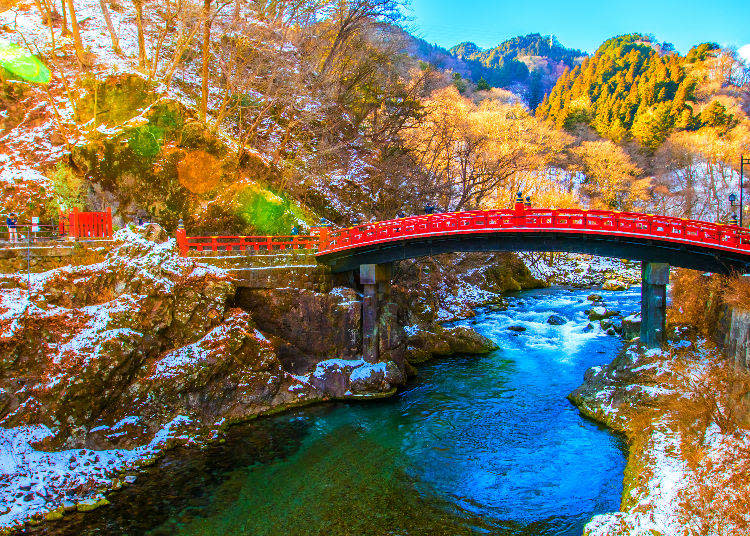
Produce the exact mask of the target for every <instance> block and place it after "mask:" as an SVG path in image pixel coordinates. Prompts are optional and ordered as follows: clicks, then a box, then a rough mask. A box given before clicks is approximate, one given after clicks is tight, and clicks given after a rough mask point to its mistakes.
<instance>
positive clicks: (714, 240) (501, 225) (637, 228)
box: [320, 208, 750, 253]
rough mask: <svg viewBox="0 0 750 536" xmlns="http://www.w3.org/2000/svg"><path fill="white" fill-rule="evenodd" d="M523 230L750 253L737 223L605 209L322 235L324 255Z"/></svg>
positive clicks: (471, 215) (387, 225) (425, 221)
mask: <svg viewBox="0 0 750 536" xmlns="http://www.w3.org/2000/svg"><path fill="white" fill-rule="evenodd" d="M525 230H548V231H560V232H565V231H575V232H577V233H584V234H586V233H591V234H617V235H626V236H640V237H654V238H661V239H667V240H670V241H674V242H686V243H700V244H703V245H706V246H713V247H719V248H722V249H735V250H741V251H743V252H744V251H750V230H748V229H743V228H741V227H738V226H736V225H721V224H715V223H710V222H702V221H695V220H685V219H681V218H672V217H667V216H653V215H649V214H638V213H629V212H612V211H606V210H577V209H560V210H553V209H541V208H539V209H537V208H535V209H529V208H525V209H521V210H519V209H518V208H516V209H514V210H486V211H468V212H455V213H446V214H429V215H423V216H412V217H408V218H400V219H397V220H389V221H383V222H374V223H369V224H364V225H359V226H356V227H350V228H346V229H340V230H337V231H333V232H330V233H328V234H326V235H323V236H322V239H321V245H320V252H321V253H325V252H333V251H337V250H342V249H349V248H352V247H358V246H362V245H368V244H375V243H379V242H387V241H392V240H398V239H402V238H414V237H420V236H424V237H427V236H434V235H450V234H464V233H480V232H487V231H499V232H502V231H508V232H513V231H525Z"/></svg>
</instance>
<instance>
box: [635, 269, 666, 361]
mask: <svg viewBox="0 0 750 536" xmlns="http://www.w3.org/2000/svg"><path fill="white" fill-rule="evenodd" d="M667 283H669V265H668V264H666V263H662V262H643V263H642V264H641V342H642V343H643V344H644V345H645V346H646V347H647V348H659V347H661V346H662V345H663V344H664V343H665V342H666V329H667Z"/></svg>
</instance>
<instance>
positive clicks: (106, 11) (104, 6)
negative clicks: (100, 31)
mask: <svg viewBox="0 0 750 536" xmlns="http://www.w3.org/2000/svg"><path fill="white" fill-rule="evenodd" d="M99 5H100V6H101V8H102V15H104V20H105V22H106V23H107V29H108V30H109V35H110V37H112V50H114V51H115V54H117V55H118V56H122V55H123V54H122V49H121V48H120V40H119V39H118V38H117V33H115V27H114V26H113V25H112V19H111V18H110V16H109V9H107V4H105V3H104V0H99Z"/></svg>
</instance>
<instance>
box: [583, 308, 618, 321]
mask: <svg viewBox="0 0 750 536" xmlns="http://www.w3.org/2000/svg"><path fill="white" fill-rule="evenodd" d="M619 314H620V311H611V310H609V309H607V308H606V307H604V306H601V305H600V306H597V307H594V308H593V309H589V310H588V311H586V315H587V316H588V317H589V320H591V321H596V320H603V319H606V318H612V317H613V316H619Z"/></svg>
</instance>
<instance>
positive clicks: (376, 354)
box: [356, 262, 400, 363]
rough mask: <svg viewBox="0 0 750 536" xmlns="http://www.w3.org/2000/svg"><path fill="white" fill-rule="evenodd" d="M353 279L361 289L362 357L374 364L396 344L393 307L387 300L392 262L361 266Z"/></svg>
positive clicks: (395, 320)
mask: <svg viewBox="0 0 750 536" xmlns="http://www.w3.org/2000/svg"><path fill="white" fill-rule="evenodd" d="M356 276H357V277H358V279H359V284H360V285H361V286H362V358H363V359H364V360H365V361H367V362H368V363H377V362H379V361H381V358H382V357H385V355H384V354H386V353H387V354H388V355H389V356H392V354H393V351H394V350H396V349H397V348H398V347H399V345H400V344H399V343H400V341H399V338H400V332H399V331H398V329H397V310H396V304H394V303H393V302H392V301H391V279H392V277H393V263H391V262H388V263H384V264H362V265H360V266H359V271H358V273H357V274H356ZM396 361H398V359H397V360H396Z"/></svg>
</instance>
